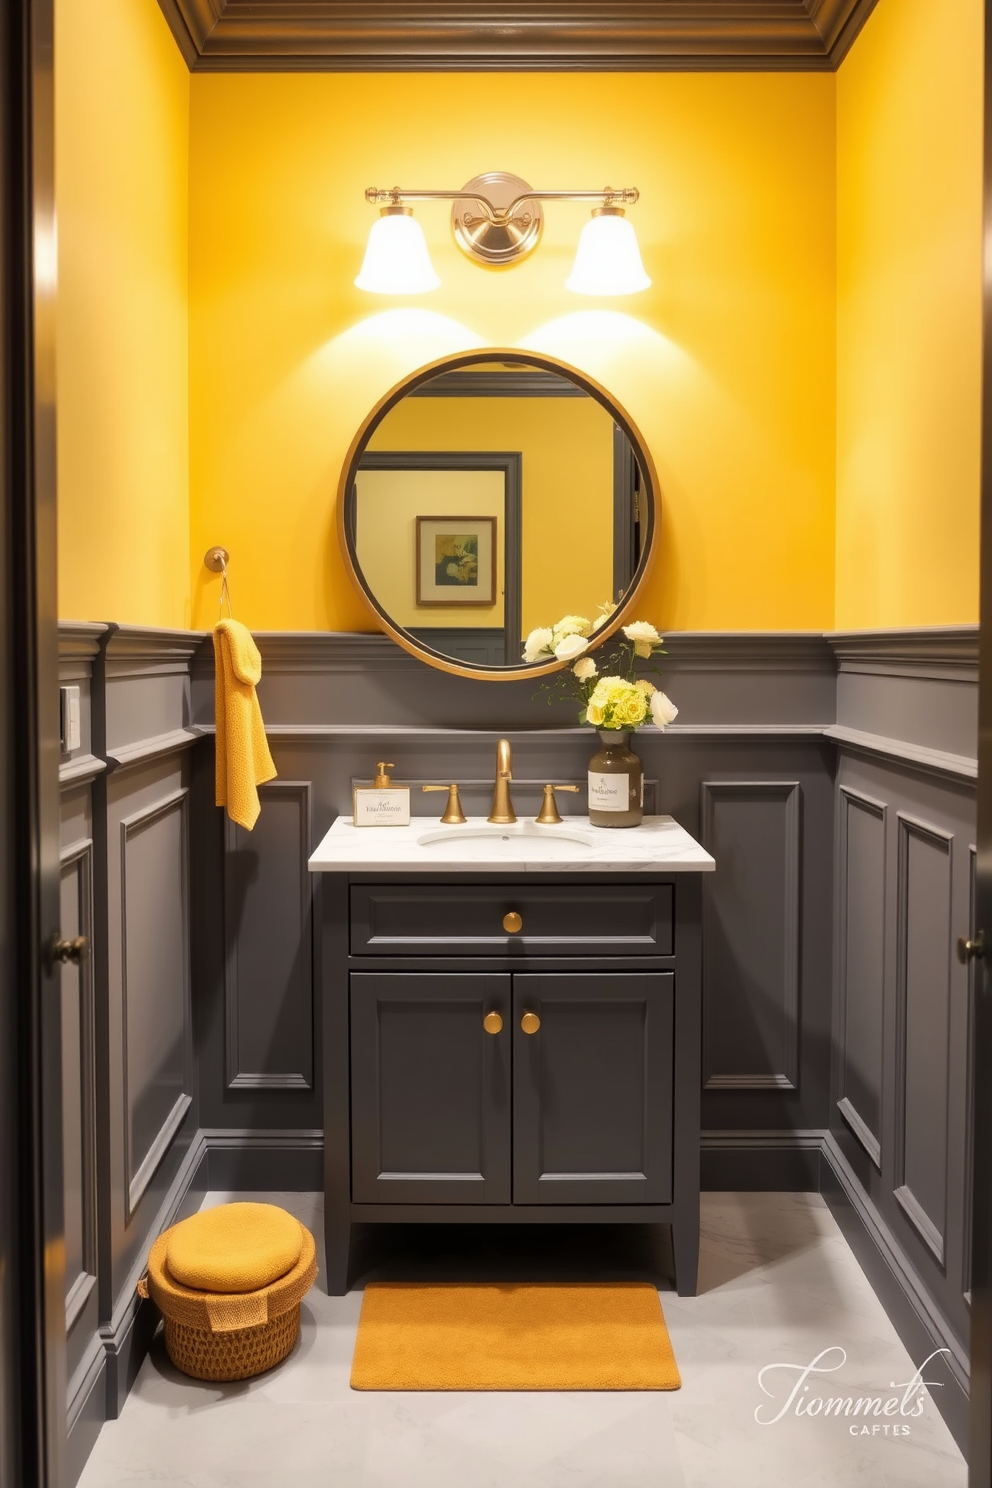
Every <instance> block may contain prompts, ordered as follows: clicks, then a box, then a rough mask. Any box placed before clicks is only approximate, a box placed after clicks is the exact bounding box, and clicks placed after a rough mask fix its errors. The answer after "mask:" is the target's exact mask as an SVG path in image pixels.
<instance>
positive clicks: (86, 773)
mask: <svg viewBox="0 0 992 1488" xmlns="http://www.w3.org/2000/svg"><path fill="white" fill-rule="evenodd" d="M106 768H107V764H106V761H105V760H102V759H97V757H96V755H95V754H81V755H79V756H78V757H77V758H75V759H71V760H69V761H68V763H67V764H64V765H59V785H60V786H62V785H85V784H86V783H87V782H88V781H91V780H95V779H96V777H97V776H98V775H100V774H102V773H103V771H104V770H105V769H106Z"/></svg>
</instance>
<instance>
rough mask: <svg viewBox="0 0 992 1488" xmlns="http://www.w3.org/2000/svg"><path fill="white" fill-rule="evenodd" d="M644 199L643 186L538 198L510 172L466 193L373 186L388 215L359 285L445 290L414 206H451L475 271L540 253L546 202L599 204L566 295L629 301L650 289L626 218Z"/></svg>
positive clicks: (372, 240)
mask: <svg viewBox="0 0 992 1488" xmlns="http://www.w3.org/2000/svg"><path fill="white" fill-rule="evenodd" d="M639 195H640V193H639V192H638V190H637V188H636V186H627V187H624V188H622V189H621V190H618V191H617V190H614V189H613V187H612V186H604V187H603V189H602V190H601V191H534V190H532V189H531V187H530V186H529V185H528V184H527V182H526V181H524V180H521V178H520V177H519V176H514V175H511V174H509V172H507V171H488V172H487V173H486V174H485V175H481V176H474V177H473V178H472V180H471V181H468V182H466V184H465V185H464V186H463V187H462V189H461V190H460V191H427V190H419V191H413V190H407V189H405V188H404V187H402V186H394V187H392V188H391V189H390V190H388V191H386V190H381V189H380V188H379V187H377V186H370V187H369V188H368V190H367V191H366V193H365V199H366V201H367V202H369V203H371V204H372V205H373V206H379V207H381V209H382V210H381V212H380V216H379V220H378V221H377V222H375V223H373V225H372V231H371V232H370V234H369V241H368V246H367V248H366V250H365V261H364V263H363V264H362V270H361V273H360V274H359V276H358V278H357V279H356V280H355V284H356V285H357V287H358V288H359V289H364V290H368V291H369V292H370V293H372V294H422V293H423V292H425V291H426V290H429V289H436V288H437V287H438V285H439V284H440V282H441V281H440V280H439V279H438V277H437V275H436V273H435V272H434V268H433V265H432V264H431V261H430V254H429V253H428V250H427V243H426V241H425V239H424V234H423V231H422V230H421V228H420V226H419V225H418V224H417V223H416V222H415V221H414V219H413V215H412V209H411V208H410V207H409V206H407V205H406V203H407V202H411V201H450V202H451V203H452V204H453V205H452V209H451V227H452V231H453V232H454V235H455V242H456V243H457V244H458V246H459V248H460V249H461V250H462V252H463V253H464V254H465V255H466V256H467V257H468V258H471V259H472V260H473V261H474V262H475V263H481V264H486V265H488V266H489V267H491V268H493V267H496V268H499V267H508V266H509V265H511V264H515V263H519V262H520V260H521V259H523V258H526V257H527V255H528V254H529V253H532V252H533V251H534V249H535V248H536V247H537V245H538V242H539V241H540V237H541V233H542V231H543V228H544V213H543V211H542V209H541V202H544V201H591V202H596V203H597V206H596V207H595V208H594V210H593V215H592V221H591V222H587V223H586V225H585V227H584V228H583V230H582V235H581V237H580V238H579V246H578V250H577V252H576V255H575V264H574V267H573V269H572V272H571V274H570V275H569V278H568V279H567V280H566V288H568V289H570V290H573V291H574V292H575V293H576V294H588V295H628V294H636V293H638V291H640V290H642V289H647V288H648V287H649V285H650V283H651V280H650V279H649V278H648V276H647V274H646V273H645V272H644V265H643V263H642V262H641V254H640V249H639V248H638V246H637V237H636V234H635V233H634V229H633V227H632V226H631V224H630V223H629V222H628V221H627V219H626V218H625V216H624V207H625V206H633V205H634V203H635V202H636V201H637V199H638V197H639Z"/></svg>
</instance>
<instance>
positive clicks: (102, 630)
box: [59, 620, 108, 663]
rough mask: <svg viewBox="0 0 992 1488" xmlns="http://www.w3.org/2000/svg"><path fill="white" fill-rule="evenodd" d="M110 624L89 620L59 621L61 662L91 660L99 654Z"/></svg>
mask: <svg viewBox="0 0 992 1488" xmlns="http://www.w3.org/2000/svg"><path fill="white" fill-rule="evenodd" d="M107 630H108V626H106V625H102V624H98V623H91V622H90V621H88V620H60V621H59V662H60V663H61V662H72V661H89V662H91V661H92V660H93V658H94V657H95V656H97V655H99V652H100V641H101V638H102V637H103V636H104V635H105V634H106V632H107Z"/></svg>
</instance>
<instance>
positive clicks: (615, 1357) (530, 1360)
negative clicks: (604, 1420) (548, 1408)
mask: <svg viewBox="0 0 992 1488" xmlns="http://www.w3.org/2000/svg"><path fill="white" fill-rule="evenodd" d="M681 1383H682V1382H681V1380H680V1379H679V1371H678V1367H677V1365H676V1363H675V1355H674V1354H673V1353H672V1345H671V1341H670V1340H669V1337H668V1329H667V1328H666V1327H665V1319H664V1317H663V1316H662V1311H661V1303H660V1302H659V1300H658V1293H657V1291H656V1290H655V1288H654V1287H653V1286H651V1285H650V1284H649V1283H647V1282H621V1283H617V1284H608V1283H603V1284H600V1283H598V1282H593V1283H587V1284H584V1285H579V1286H572V1285H555V1286H531V1285H506V1286H498V1285H475V1284H471V1285H463V1284H461V1283H449V1284H446V1285H443V1286H421V1285H418V1284H415V1283H407V1282H375V1283H371V1284H370V1285H369V1286H367V1287H366V1288H365V1297H364V1300H363V1302H362V1312H361V1317H360V1319H359V1323H358V1338H357V1339H356V1341H355V1356H354V1359H353V1361H352V1366H351V1387H352V1389H353V1390H677V1389H678V1388H679V1386H680V1384H681Z"/></svg>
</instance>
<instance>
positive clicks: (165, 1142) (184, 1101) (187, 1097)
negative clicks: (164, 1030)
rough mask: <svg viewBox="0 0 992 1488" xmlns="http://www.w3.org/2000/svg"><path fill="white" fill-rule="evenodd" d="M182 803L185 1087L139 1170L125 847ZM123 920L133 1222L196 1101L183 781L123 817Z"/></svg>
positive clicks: (127, 1162)
mask: <svg viewBox="0 0 992 1488" xmlns="http://www.w3.org/2000/svg"><path fill="white" fill-rule="evenodd" d="M177 807H178V809H179V814H180V842H181V853H182V875H183V891H182V895H183V950H184V955H183V966H184V979H185V986H184V988H183V1016H184V1021H185V1025H186V1026H185V1036H184V1038H183V1092H182V1094H181V1096H180V1097H179V1098H178V1099H177V1100H176V1102H175V1104H174V1105H173V1108H172V1110H171V1111H170V1112H169V1115H168V1116H167V1117H166V1119H165V1122H164V1123H163V1125H162V1128H161V1130H160V1131H159V1134H158V1136H157V1137H156V1138H155V1141H154V1142H153V1143H152V1145H151V1147H150V1148H149V1149H148V1152H147V1153H146V1154H145V1156H144V1158H142V1160H141V1163H140V1164H139V1166H138V1168H137V1169H136V1170H135V1169H134V1168H133V1166H132V1162H133V1154H132V1152H131V1137H130V1132H131V1122H130V1111H129V1095H128V1058H127V1048H128V1043H127V1023H128V991H127V849H128V840H129V838H130V837H131V835H132V834H133V833H134V832H135V831H137V830H139V829H140V828H142V827H147V826H149V825H150V824H151V823H152V822H153V821H156V820H160V819H161V818H163V817H165V816H167V815H168V814H169V813H170V812H172V811H175V810H176V808H177ZM120 864H121V881H120V894H121V903H120V917H121V918H120V925H121V963H120V964H121V1048H122V1050H123V1061H122V1065H123V1067H122V1069H121V1093H122V1098H123V1099H122V1119H123V1123H124V1125H123V1132H122V1136H123V1148H124V1174H123V1178H124V1189H125V1192H126V1194H127V1203H126V1205H125V1216H124V1219H125V1223H129V1222H130V1220H131V1217H132V1215H133V1214H134V1212H135V1210H136V1208H137V1206H138V1204H139V1202H140V1200H141V1197H142V1195H143V1194H144V1192H145V1190H146V1189H147V1187H148V1185H149V1183H150V1182H151V1179H152V1176H153V1175H154V1173H155V1170H156V1168H157V1167H158V1165H159V1163H160V1162H161V1161H162V1158H163V1157H164V1156H165V1154H166V1153H167V1152H168V1150H169V1146H170V1144H171V1142H172V1139H173V1137H174V1136H175V1134H176V1132H177V1131H178V1130H179V1128H180V1126H181V1125H182V1123H183V1120H184V1119H185V1116H186V1112H187V1111H188V1109H189V1107H190V1105H191V1104H192V1094H191V1086H192V1083H193V1070H192V1006H191V987H190V949H191V948H190V913H189V787H188V786H182V787H181V788H180V789H179V790H175V791H172V792H171V793H170V794H169V795H167V796H163V797H162V799H161V800H159V801H155V802H153V804H152V805H151V806H146V807H143V808H142V809H141V810H140V811H136V812H134V813H133V814H132V815H131V816H126V817H122V818H121V822H120Z"/></svg>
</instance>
